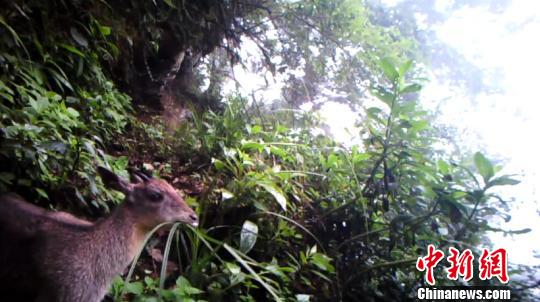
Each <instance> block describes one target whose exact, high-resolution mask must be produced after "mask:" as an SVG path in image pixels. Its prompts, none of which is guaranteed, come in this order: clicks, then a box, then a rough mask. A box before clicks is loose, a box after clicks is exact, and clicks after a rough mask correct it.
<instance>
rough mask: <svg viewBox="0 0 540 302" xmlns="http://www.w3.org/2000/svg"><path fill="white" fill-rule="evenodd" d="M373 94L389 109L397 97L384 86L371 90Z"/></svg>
mask: <svg viewBox="0 0 540 302" xmlns="http://www.w3.org/2000/svg"><path fill="white" fill-rule="evenodd" d="M371 93H372V94H373V95H374V96H376V97H377V98H378V99H379V100H381V101H383V102H384V103H385V104H386V105H388V107H392V102H393V101H394V99H395V95H394V94H393V93H391V92H390V91H388V90H386V89H384V87H382V86H374V87H372V88H371Z"/></svg>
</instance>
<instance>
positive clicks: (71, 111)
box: [66, 107, 79, 118]
mask: <svg viewBox="0 0 540 302" xmlns="http://www.w3.org/2000/svg"><path fill="white" fill-rule="evenodd" d="M66 111H67V113H68V114H69V115H70V116H71V117H73V118H77V117H79V111H77V110H75V109H73V108H71V107H68V108H67V109H66Z"/></svg>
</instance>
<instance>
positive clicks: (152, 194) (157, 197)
mask: <svg viewBox="0 0 540 302" xmlns="http://www.w3.org/2000/svg"><path fill="white" fill-rule="evenodd" d="M148 197H150V200H151V201H155V202H157V201H161V200H162V199H163V194H161V193H160V192H156V191H150V192H149V193H148Z"/></svg>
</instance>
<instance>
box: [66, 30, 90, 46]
mask: <svg viewBox="0 0 540 302" xmlns="http://www.w3.org/2000/svg"><path fill="white" fill-rule="evenodd" d="M69 33H70V34H71V37H72V38H73V40H75V42H77V44H79V45H80V46H82V47H87V46H88V40H87V39H86V38H85V37H84V36H83V34H81V32H80V31H79V30H78V29H77V28H75V27H72V28H70V30H69Z"/></svg>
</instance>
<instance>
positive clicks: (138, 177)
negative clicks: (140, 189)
mask: <svg viewBox="0 0 540 302" xmlns="http://www.w3.org/2000/svg"><path fill="white" fill-rule="evenodd" d="M129 176H130V180H131V182H132V183H135V184H136V183H143V182H147V181H149V180H150V177H149V176H148V175H146V174H145V173H143V172H139V171H133V172H131V173H130V175H129Z"/></svg>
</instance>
